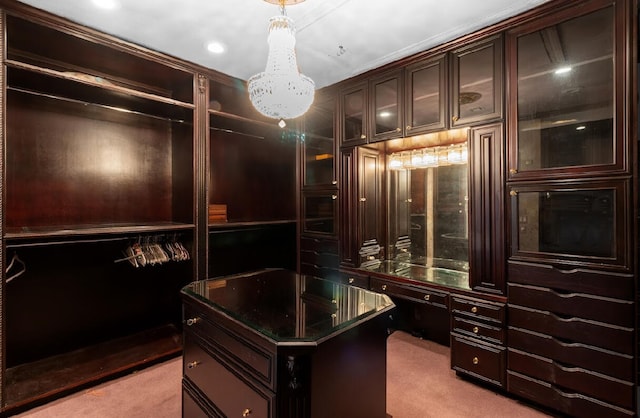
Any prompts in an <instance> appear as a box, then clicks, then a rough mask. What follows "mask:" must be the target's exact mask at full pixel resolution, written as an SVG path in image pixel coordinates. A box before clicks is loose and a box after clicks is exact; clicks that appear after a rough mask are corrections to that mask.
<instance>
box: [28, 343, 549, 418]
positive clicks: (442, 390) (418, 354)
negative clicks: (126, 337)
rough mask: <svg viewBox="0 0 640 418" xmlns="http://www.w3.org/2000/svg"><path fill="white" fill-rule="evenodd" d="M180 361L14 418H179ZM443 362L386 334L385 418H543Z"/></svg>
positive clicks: (426, 347)
mask: <svg viewBox="0 0 640 418" xmlns="http://www.w3.org/2000/svg"><path fill="white" fill-rule="evenodd" d="M181 361H182V360H181V358H176V359H173V360H169V361H167V362H165V363H162V364H158V365H155V366H152V367H149V368H147V369H144V370H142V371H139V372H136V373H133V374H130V375H128V376H125V377H122V378H120V379H117V380H114V381H111V382H107V383H103V384H101V385H99V386H95V387H93V388H90V389H87V390H84V391H81V392H78V393H76V394H73V395H70V396H68V397H66V398H62V399H59V400H57V401H54V402H51V403H49V404H47V405H43V406H41V407H38V408H35V409H32V410H30V411H27V412H24V413H22V414H20V415H17V416H16V418H18V417H19V418H27V417H28V418H151V417H153V418H179V417H180V416H181V413H182V409H181V389H180V379H181V377H182V375H181V374H182V367H181V366H182V363H181ZM449 362H450V360H449V348H448V347H444V346H442V345H439V344H436V343H433V342H431V341H426V340H421V339H418V338H415V337H413V336H411V335H409V334H407V333H404V332H395V333H394V334H392V335H391V336H390V337H389V340H388V360H387V412H388V413H389V414H390V415H392V416H393V418H431V417H433V418H436V417H437V418H454V417H459V418H484V417H490V418H502V417H504V418H542V417H548V415H545V414H543V413H541V412H539V411H537V410H535V409H533V408H531V407H528V406H526V405H523V404H521V403H519V402H517V401H515V400H513V399H510V398H507V397H504V396H501V395H499V394H497V393H495V392H493V391H491V390H489V389H486V388H483V387H480V386H477V385H474V384H472V383H470V382H468V381H466V380H464V379H460V378H458V377H456V375H455V372H453V371H452V370H451V368H450V363H449ZM364 395H365V396H366V394H364ZM327 418H329V417H327ZM331 418H366V417H331Z"/></svg>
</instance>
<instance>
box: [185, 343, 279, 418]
mask: <svg viewBox="0 0 640 418" xmlns="http://www.w3.org/2000/svg"><path fill="white" fill-rule="evenodd" d="M196 341H197V340H194V339H193V337H191V335H190V334H188V333H187V334H185V342H184V352H183V376H185V378H187V379H189V380H191V381H192V382H193V383H194V384H195V385H196V386H197V387H198V388H199V389H200V390H201V391H202V392H203V393H206V394H207V396H208V398H209V399H210V401H211V402H212V403H213V404H215V405H216V407H217V408H218V409H219V410H220V411H221V412H222V414H223V415H224V416H228V417H241V416H243V413H246V412H245V411H250V413H251V417H252V418H253V417H258V418H270V417H273V414H272V408H273V407H274V399H275V395H273V394H272V393H263V392H260V391H257V390H254V389H253V388H252V387H251V386H249V384H248V383H247V382H246V381H245V380H244V379H241V378H240V377H239V376H238V375H237V374H236V373H235V372H232V371H231V370H230V369H228V368H227V367H225V366H224V365H223V364H222V363H220V362H219V361H218V360H217V359H216V358H214V357H213V355H212V354H213V353H211V352H208V351H207V350H205V348H203V346H201V345H199V344H198V343H197V342H196ZM273 418H275V417H273Z"/></svg>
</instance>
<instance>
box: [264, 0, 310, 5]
mask: <svg viewBox="0 0 640 418" xmlns="http://www.w3.org/2000/svg"><path fill="white" fill-rule="evenodd" d="M264 1H266V2H267V3H271V4H277V5H278V6H282V5H284V6H291V5H293V4H298V3H302V2H303V1H304V0H284V1H282V0H264Z"/></svg>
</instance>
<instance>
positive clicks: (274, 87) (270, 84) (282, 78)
mask: <svg viewBox="0 0 640 418" xmlns="http://www.w3.org/2000/svg"><path fill="white" fill-rule="evenodd" d="M265 1H266V2H268V3H274V4H276V3H277V4H278V5H280V9H281V14H280V15H279V16H274V17H272V18H271V19H270V20H269V36H268V38H267V42H268V43H269V55H268V57H267V65H266V68H265V70H264V71H263V72H261V73H258V74H256V75H254V76H252V77H251V78H249V81H248V82H247V87H248V90H249V99H250V100H251V103H252V104H253V106H254V107H255V108H256V110H258V112H260V113H261V114H263V115H265V116H267V117H270V118H274V119H280V124H279V125H280V126H281V127H282V125H283V124H284V121H283V119H294V118H297V117H298V116H301V115H303V114H304V113H305V112H306V111H307V110H308V109H309V107H310V106H311V104H312V103H313V97H314V95H315V87H316V86H315V83H314V82H313V80H311V79H310V78H309V77H307V76H305V75H304V74H300V71H299V69H298V64H297V61H296V51H295V44H296V39H295V27H294V25H293V20H291V19H290V18H289V17H287V16H286V13H285V5H286V4H295V3H300V2H301V0H297V1H296V0H280V1H276V0H265Z"/></svg>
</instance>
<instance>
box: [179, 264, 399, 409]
mask: <svg viewBox="0 0 640 418" xmlns="http://www.w3.org/2000/svg"><path fill="white" fill-rule="evenodd" d="M182 296H183V316H184V323H185V327H184V329H183V331H184V349H183V380H182V387H183V397H184V399H185V404H184V406H183V418H191V415H189V414H190V413H191V412H190V411H191V410H193V411H194V412H193V414H194V415H193V416H199V415H198V414H200V413H201V412H202V411H204V413H205V414H206V416H212V417H229V418H231V417H245V418H247V417H249V418H256V417H258V418H329V417H336V418H338V417H340V418H341V417H349V418H386V393H387V387H386V367H387V337H388V335H389V327H390V321H391V319H390V315H391V314H392V312H393V309H394V308H395V307H394V305H393V303H392V302H391V299H390V298H388V297H387V296H385V295H383V294H376V293H374V292H371V291H369V290H365V289H361V288H359V287H355V286H351V285H347V284H342V283H335V282H333V281H330V280H325V279H321V278H317V277H313V276H305V275H298V274H297V273H294V272H290V271H285V270H279V269H266V270H263V271H258V272H254V273H245V274H241V275H237V276H230V277H225V278H220V279H209V280H204V281H198V282H194V283H192V284H190V285H189V286H187V287H185V288H184V289H183V291H182ZM221 307H225V308H226V309H227V310H223V309H221ZM354 307H357V309H355V310H354Z"/></svg>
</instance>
